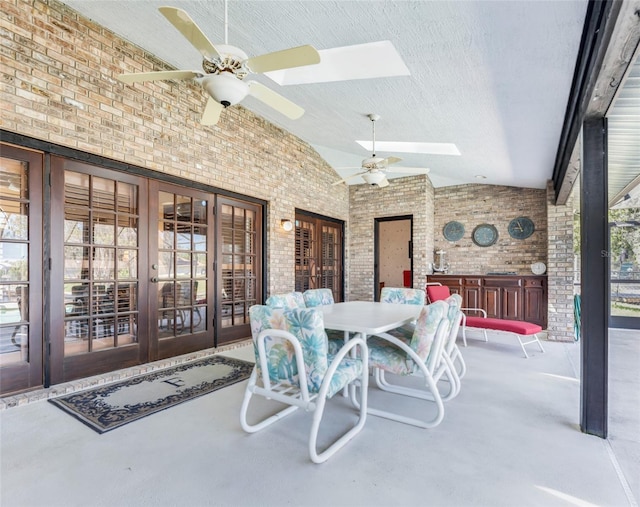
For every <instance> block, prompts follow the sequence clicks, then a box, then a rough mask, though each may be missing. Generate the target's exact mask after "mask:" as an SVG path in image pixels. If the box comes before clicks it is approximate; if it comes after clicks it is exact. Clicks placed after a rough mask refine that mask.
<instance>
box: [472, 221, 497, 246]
mask: <svg viewBox="0 0 640 507" xmlns="http://www.w3.org/2000/svg"><path fill="white" fill-rule="evenodd" d="M471 239H472V240H473V242H474V243H475V244H476V245H478V246H491V245H493V244H494V243H495V242H496V241H498V229H496V228H495V226H493V225H491V224H480V225H479V226H477V227H476V228H475V229H474V230H473V232H472V233H471Z"/></svg>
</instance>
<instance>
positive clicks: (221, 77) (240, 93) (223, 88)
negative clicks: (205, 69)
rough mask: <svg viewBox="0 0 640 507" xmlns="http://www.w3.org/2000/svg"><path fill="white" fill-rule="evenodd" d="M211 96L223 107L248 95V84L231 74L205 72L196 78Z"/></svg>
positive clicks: (233, 103)
mask: <svg viewBox="0 0 640 507" xmlns="http://www.w3.org/2000/svg"><path fill="white" fill-rule="evenodd" d="M196 81H198V82H199V83H200V84H201V85H202V87H203V88H204V89H205V90H206V91H207V93H208V94H209V95H211V97H212V98H213V99H214V100H215V101H216V102H218V103H219V104H221V105H222V106H224V107H229V106H233V105H235V104H238V103H240V102H242V101H243V100H244V98H245V97H246V96H247V95H249V85H248V84H247V83H245V82H244V81H241V80H239V79H237V78H236V77H234V75H233V74H229V73H227V72H223V73H221V74H207V75H206V76H203V77H201V78H196Z"/></svg>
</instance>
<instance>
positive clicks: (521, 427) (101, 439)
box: [0, 330, 640, 507]
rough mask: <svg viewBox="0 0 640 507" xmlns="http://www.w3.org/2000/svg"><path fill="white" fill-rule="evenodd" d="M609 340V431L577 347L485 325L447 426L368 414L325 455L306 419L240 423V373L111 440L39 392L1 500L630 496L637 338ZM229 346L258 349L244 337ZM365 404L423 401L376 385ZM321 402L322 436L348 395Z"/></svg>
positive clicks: (592, 500)
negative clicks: (583, 398)
mask: <svg viewBox="0 0 640 507" xmlns="http://www.w3.org/2000/svg"><path fill="white" fill-rule="evenodd" d="M610 343H611V346H610V348H611V350H610V359H611V363H610V368H609V372H610V423H609V429H610V436H609V438H608V439H607V440H602V439H600V438H597V437H594V436H590V435H585V434H583V433H581V432H580V430H579V428H578V424H579V404H580V386H579V381H578V379H579V371H578V370H579V345H578V344H573V343H553V342H544V345H545V348H546V351H547V352H546V353H544V354H542V353H540V352H538V351H536V349H535V347H533V346H530V350H531V357H530V359H524V357H523V356H522V354H521V351H520V349H519V347H518V346H517V343H516V342H515V339H513V338H510V337H508V336H505V335H492V336H491V337H490V342H489V343H484V342H482V341H480V340H474V339H471V340H469V346H468V347H467V348H463V354H464V357H465V359H466V361H467V365H468V369H469V371H468V374H467V376H466V377H465V378H464V379H463V386H462V392H461V393H460V395H459V396H458V397H457V398H456V399H454V400H452V401H450V402H448V403H447V405H446V414H445V418H444V421H443V422H442V424H440V426H438V427H437V428H435V429H431V430H424V429H419V428H415V427H412V426H407V425H404V424H400V423H397V422H393V421H389V420H386V419H381V418H377V417H373V416H370V417H369V418H368V419H367V425H366V427H365V429H364V430H363V431H362V433H360V434H359V435H358V436H357V437H356V438H355V439H354V440H353V441H352V442H350V443H349V444H348V445H347V446H346V447H345V448H344V449H342V450H341V451H339V452H338V454H336V455H335V456H334V457H333V458H331V459H330V460H329V461H328V462H326V463H324V464H322V465H315V464H313V463H311V462H310V460H309V457H308V452H307V438H308V431H309V428H310V417H309V415H308V414H304V413H295V414H293V415H291V416H289V417H288V418H286V419H284V420H283V421H280V422H279V423H276V424H275V425H273V426H271V427H270V428H267V429H265V430H263V431H262V432H259V433H257V434H253V435H248V434H246V433H244V432H243V431H242V429H241V428H240V424H239V418H238V414H239V410H240V404H241V401H242V397H243V392H244V388H245V385H246V382H242V383H240V384H236V385H234V386H231V387H228V388H225V389H223V390H221V391H218V392H215V393H212V394H209V395H206V396H203V397H201V398H198V399H195V400H192V401H189V402H186V403H183V404H181V405H178V406H176V407H173V408H170V409H168V410H165V411H162V412H159V413H157V414H154V415H151V416H149V417H146V418H144V419H141V420H139V421H136V422H133V423H131V424H128V425H126V426H124V427H122V428H118V429H116V430H113V431H111V432H108V433H105V434H102V435H99V434H98V433H96V432H94V431H93V430H91V429H89V428H88V427H86V426H85V425H84V424H82V423H80V422H79V421H77V420H75V419H74V418H73V417H71V416H69V415H68V414H66V413H64V412H63V411H62V410H60V409H58V408H56V407H55V406H53V405H52V404H50V403H47V402H45V401H39V402H35V403H29V404H26V405H24V406H18V407H15V408H8V409H6V410H3V411H0V424H1V427H0V438H1V440H0V444H1V446H0V451H1V457H0V459H1V463H0V474H1V475H0V480H1V482H0V489H1V493H0V505H2V507H31V506H47V507H54V506H65V507H71V506H83V507H86V506H110V507H116V506H117V507H119V506H136V507H140V506H147V505H148V506H165V505H166V506H189V507H192V506H205V505H207V506H208V505H221V506H244V505H246V506H268V505H278V506H282V505H295V506H303V505H309V506H320V505H330V506H343V505H344V506H373V505H390V506H405V505H432V506H440V505H442V506H518V507H521V506H528V505H535V506H555V505H557V506H581V507H586V506H592V505H598V506H637V505H638V499H639V498H640V431H639V430H640V408H639V407H640V373H639V372H640V368H638V365H639V364H640V334H639V333H638V332H637V331H623V330H612V331H611V336H610ZM224 353H225V354H227V355H230V356H235V357H240V358H243V359H252V350H251V348H250V347H242V348H237V349H235V350H230V351H226V352H224ZM406 381H408V382H416V381H417V379H406ZM370 404H371V406H384V407H385V408H386V409H390V410H406V411H407V412H409V411H411V412H413V413H414V414H415V413H416V412H417V411H418V409H419V407H420V403H416V401H415V400H408V399H404V398H402V397H399V396H394V395H389V394H387V393H381V392H379V391H377V390H376V389H375V388H372V389H371V396H370ZM328 405H329V407H330V408H329V409H328V412H327V413H326V415H325V421H324V426H323V428H322V429H321V436H323V437H326V439H329V438H331V436H332V435H335V434H336V432H337V431H340V430H341V429H343V428H344V427H345V424H347V423H348V421H352V420H353V415H352V411H351V409H350V407H349V405H348V403H347V402H346V400H345V399H344V398H342V397H340V396H337V397H335V398H334V399H332V400H331V401H330V402H329V404H328ZM425 407H426V408H427V409H428V408H430V407H429V406H428V404H427V403H423V406H422V408H423V409H425ZM254 409H255V412H254V413H257V412H264V411H266V410H268V406H267V405H266V404H265V403H258V404H256V406H255V407H254ZM323 430H324V431H323ZM326 439H325V441H327V440H326Z"/></svg>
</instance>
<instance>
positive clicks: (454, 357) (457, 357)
mask: <svg viewBox="0 0 640 507" xmlns="http://www.w3.org/2000/svg"><path fill="white" fill-rule="evenodd" d="M456 361H457V362H458V364H459V365H460V371H458V370H456V372H457V373H458V378H462V377H464V376H465V374H466V373H467V365H466V363H465V362H464V358H463V357H462V353H461V352H460V349H459V348H458V346H457V345H454V348H453V352H452V354H451V362H452V363H454V364H455V363H456Z"/></svg>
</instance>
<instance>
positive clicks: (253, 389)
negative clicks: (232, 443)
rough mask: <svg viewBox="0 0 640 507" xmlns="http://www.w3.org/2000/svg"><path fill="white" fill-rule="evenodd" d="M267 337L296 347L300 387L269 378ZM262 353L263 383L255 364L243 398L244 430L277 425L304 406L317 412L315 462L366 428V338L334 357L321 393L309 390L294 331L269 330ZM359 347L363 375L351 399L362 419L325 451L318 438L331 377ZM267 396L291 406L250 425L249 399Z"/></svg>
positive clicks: (312, 445) (313, 437) (313, 438)
mask: <svg viewBox="0 0 640 507" xmlns="http://www.w3.org/2000/svg"><path fill="white" fill-rule="evenodd" d="M267 337H277V338H282V339H285V340H287V341H289V342H290V343H291V345H292V347H293V349H294V353H295V358H296V363H297V368H298V374H299V384H300V385H299V387H296V386H291V385H289V384H283V383H280V382H278V383H273V382H272V381H271V380H270V378H269V370H268V365H267V357H266V349H265V340H266V339H267ZM256 345H257V347H258V356H259V360H260V370H261V373H262V375H261V377H262V378H261V381H262V386H260V385H258V373H257V372H258V367H257V365H256V366H254V368H253V372H252V373H251V377H250V378H249V382H248V384H247V388H246V390H245V395H244V399H243V401H242V408H241V410H240V424H241V426H242V429H243V430H244V431H246V432H247V433H255V432H257V431H260V430H262V429H264V428H266V427H267V426H269V425H271V424H273V423H274V422H276V421H279V420H280V419H283V418H284V417H286V416H287V415H289V414H291V413H293V412H295V411H296V410H298V409H299V408H302V409H304V410H305V411H307V412H313V413H314V415H313V421H312V424H311V432H310V435H309V455H310V457H311V461H313V462H314V463H323V462H325V461H326V460H328V459H329V458H330V457H331V456H333V455H334V454H335V453H336V452H337V451H338V450H340V449H341V448H342V447H344V445H345V444H346V443H347V442H349V440H351V439H352V438H353V437H354V436H355V435H356V434H357V433H359V432H360V431H361V430H362V428H363V427H364V424H365V421H366V418H367V389H368V385H369V369H368V359H369V355H368V349H367V345H366V343H365V341H364V340H363V339H362V338H353V339H351V340H349V342H348V343H347V344H346V345H345V346H344V347H342V348H341V349H340V350H339V352H338V353H337V354H336V356H335V357H334V359H333V361H332V362H331V364H329V367H328V369H327V371H326V373H325V375H324V378H323V381H322V384H321V387H320V390H319V392H318V393H313V394H310V393H309V389H308V386H307V376H306V371H305V365H304V359H303V352H302V346H301V344H300V341H299V340H298V339H297V338H296V337H295V336H294V335H293V334H291V333H290V332H288V331H284V330H281V329H265V330H264V331H262V332H261V333H260V334H259V335H258V338H257V343H256ZM355 347H358V348H359V351H358V352H359V353H360V358H361V360H362V362H363V365H362V368H363V372H362V377H361V378H360V379H357V380H356V381H353V382H351V383H350V384H349V386H348V387H349V398H350V400H351V403H352V404H353V406H354V407H356V408H359V418H358V422H357V423H356V425H355V426H353V427H352V428H351V429H350V430H348V431H347V432H346V433H344V434H343V435H342V436H341V437H340V438H338V439H337V440H336V441H335V442H333V443H332V444H331V445H330V446H329V447H327V448H326V449H325V450H324V451H323V452H320V453H318V451H317V439H318V431H319V428H320V422H321V421H322V415H323V413H324V407H325V403H326V400H327V391H328V389H329V387H330V384H331V379H332V377H333V375H334V374H335V372H336V370H337V368H338V365H339V364H340V362H341V361H342V360H343V359H344V358H345V357H346V356H347V354H349V353H350V352H351V351H352V350H353V351H354V353H355V352H356V351H355V350H354V349H355ZM356 387H360V402H358V400H357V397H356ZM254 394H255V395H258V396H264V397H265V398H267V399H272V400H275V401H278V402H280V403H284V404H287V405H289V406H288V407H287V408H285V409H283V410H280V411H279V412H277V413H276V414H274V415H272V416H270V417H267V418H266V419H264V420H262V421H260V422H258V423H256V424H249V422H248V421H247V411H248V408H249V402H250V401H251V398H252V396H253V395H254Z"/></svg>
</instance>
